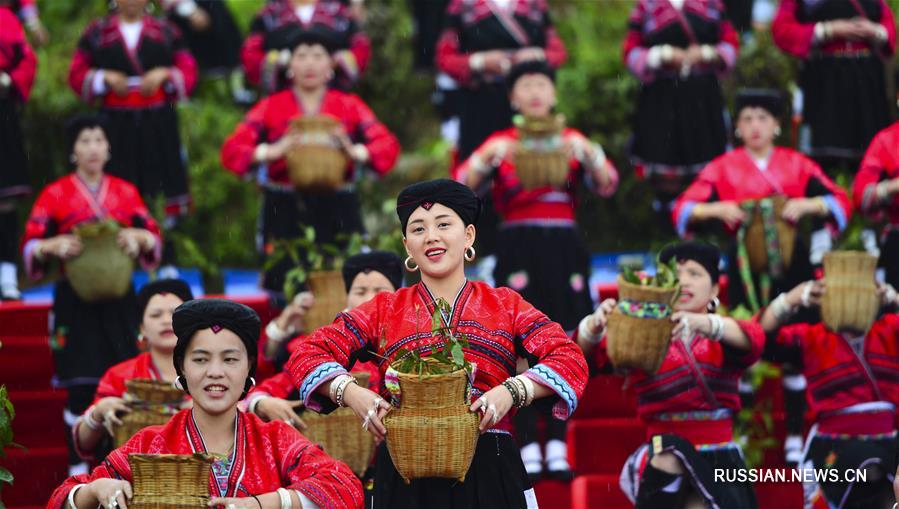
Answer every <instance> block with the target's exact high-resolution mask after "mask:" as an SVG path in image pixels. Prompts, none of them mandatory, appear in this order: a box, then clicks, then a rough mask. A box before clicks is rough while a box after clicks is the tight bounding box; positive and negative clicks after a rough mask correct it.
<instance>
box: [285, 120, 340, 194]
mask: <svg viewBox="0 0 899 509" xmlns="http://www.w3.org/2000/svg"><path fill="white" fill-rule="evenodd" d="M339 127H340V122H339V121H338V120H337V119H336V118H334V117H332V116H329V115H312V116H304V117H298V118H295V119H293V120H291V122H290V127H289V128H288V132H289V133H298V134H300V135H301V136H302V138H303V143H302V144H301V145H299V146H296V147H294V148H292V149H290V150H289V151H288V152H287V156H286V159H287V173H288V177H289V178H290V182H291V183H292V184H293V185H294V187H295V188H296V189H297V190H298V191H305V192H313V193H331V192H334V191H336V190H337V188H339V187H340V186H341V185H342V184H343V183H344V179H345V176H346V168H347V157H346V155H345V154H344V153H343V150H342V149H341V147H340V145H339V144H338V143H337V142H336V141H335V139H334V131H335V130H336V129H338V128H339Z"/></svg>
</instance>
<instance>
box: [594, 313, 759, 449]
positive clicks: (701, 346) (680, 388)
mask: <svg viewBox="0 0 899 509" xmlns="http://www.w3.org/2000/svg"><path fill="white" fill-rule="evenodd" d="M737 323H738V324H739V326H740V329H741V330H742V331H743V333H744V334H746V336H747V337H748V338H749V342H750V343H751V347H750V349H749V350H748V351H742V350H738V349H736V348H732V347H730V346H728V345H726V344H724V343H721V342H718V341H712V340H711V339H708V338H705V337H702V336H697V337H695V338H694V339H693V341H692V342H691V343H690V346H689V349H690V350H689V351H690V352H692V356H693V358H694V359H695V361H696V364H695V366H694V365H693V364H691V362H690V361H689V357H688V355H687V350H686V349H687V348H688V347H687V346H686V344H685V343H684V342H683V341H682V340H680V339H678V338H672V339H671V345H670V346H669V348H668V353H667V354H666V355H665V359H664V360H663V361H662V365H661V367H659V371H658V372H657V373H656V374H654V375H647V374H646V373H644V372H642V371H639V370H635V371H633V372H632V373H631V375H630V379H631V382H632V383H633V387H634V390H635V391H636V393H637V415H638V416H639V417H640V418H641V419H642V420H644V421H646V423H647V425H648V428H647V438H648V437H651V436H652V435H658V434H662V433H675V434H679V435H682V436H683V437H684V438H686V439H688V440H690V441H691V442H693V443H694V444H708V443H719V442H729V441H731V439H732V437H733V430H732V422H733V421H732V419H731V418H724V419H719V420H713V421H693V420H689V419H687V420H677V421H674V420H664V419H662V418H661V417H662V416H664V415H665V414H671V413H684V412H697V411H700V412H710V411H716V410H721V409H726V410H729V411H730V414H734V413H736V412H738V411H739V410H740V394H739V392H738V390H737V388H738V385H739V381H740V376H742V374H743V371H745V370H746V368H748V367H749V366H752V365H753V364H755V362H756V361H758V360H759V358H760V357H761V355H762V349H763V348H764V346H765V333H764V331H763V330H762V328H761V326H760V325H759V324H758V323H756V322H752V321H739V320H738V321H737ZM594 356H595V357H594V358H595V361H596V364H597V366H599V367H603V366H605V365H606V364H608V363H610V360H609V356H608V353H607V351H606V338H605V337H604V338H602V340H601V341H600V343H599V345H597V348H596V351H595V354H594ZM697 370H699V371H701V372H702V375H703V376H704V377H705V380H706V382H707V384H708V387H709V389H710V391H711V393H712V394H713V395H714V397H715V399H716V400H717V405H714V404H713V403H712V401H711V398H709V397H708V396H707V395H706V393H705V392H704V390H703V388H702V384H701V383H700V382H699V377H698V375H697Z"/></svg>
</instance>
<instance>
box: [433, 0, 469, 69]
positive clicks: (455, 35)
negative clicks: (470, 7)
mask: <svg viewBox="0 0 899 509" xmlns="http://www.w3.org/2000/svg"><path fill="white" fill-rule="evenodd" d="M462 2H463V0H452V1H451V2H450V4H449V5H448V6H447V8H446V15H445V17H444V24H443V33H442V34H441V35H440V39H438V40H437V47H436V50H435V56H434V62H435V63H436V64H437V68H439V69H440V70H441V71H443V72H445V73H447V74H449V75H450V76H451V77H452V78H453V79H454V80H456V81H457V82H459V84H460V85H464V84H467V83H468V81H469V80H470V79H471V67H469V64H468V57H469V55H468V54H467V53H462V51H461V50H460V49H459V46H460V43H459V32H460V31H461V29H462Z"/></svg>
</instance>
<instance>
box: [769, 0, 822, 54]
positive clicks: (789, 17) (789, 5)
mask: <svg viewBox="0 0 899 509" xmlns="http://www.w3.org/2000/svg"><path fill="white" fill-rule="evenodd" d="M798 9H799V2H798V0H781V2H780V6H779V7H778V8H777V15H776V16H775V17H774V23H773V24H772V25H771V33H772V35H773V36H774V43H775V44H777V46H778V47H779V48H780V49H782V50H784V51H785V52H787V53H789V54H791V55H794V56H797V57H799V58H806V57H807V56H808V54H809V52H810V51H811V47H812V40H813V39H814V37H815V24H814V23H800V22H799V20H798V19H797V18H796V12H797V10H798Z"/></svg>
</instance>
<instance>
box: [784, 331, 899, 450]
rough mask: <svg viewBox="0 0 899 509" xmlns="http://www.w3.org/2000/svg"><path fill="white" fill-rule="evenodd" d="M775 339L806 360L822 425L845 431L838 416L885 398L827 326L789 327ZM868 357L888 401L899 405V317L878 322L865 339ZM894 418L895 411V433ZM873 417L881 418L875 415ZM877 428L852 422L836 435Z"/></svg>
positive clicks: (811, 398) (804, 368)
mask: <svg viewBox="0 0 899 509" xmlns="http://www.w3.org/2000/svg"><path fill="white" fill-rule="evenodd" d="M775 338H776V339H775V341H776V345H777V347H779V348H786V349H789V350H793V351H794V352H797V353H798V354H799V355H800V356H801V357H800V359H801V364H802V374H803V375H805V378H806V380H808V401H809V406H810V407H811V410H812V411H813V412H814V413H815V415H816V420H817V421H818V423H819V424H821V425H822V426H824V425H827V426H834V425H837V426H839V427H841V428H842V425H843V423H835V422H834V420H833V419H831V417H833V416H834V414H835V413H838V411H840V410H843V409H845V408H847V407H851V406H853V405H857V404H860V403H871V402H876V401H879V400H881V398H880V397H878V395H877V393H876V391H875V389H874V384H872V383H871V381H870V379H869V378H868V376H867V374H866V370H865V366H864V365H863V364H862V362H861V361H860V359H859V357H858V355H857V354H856V353H855V351H854V350H853V349H852V346H850V343H849V342H848V341H847V340H846V339H844V338H843V337H842V336H841V335H840V334H838V333H836V332H833V331H831V330H828V329H827V327H826V326H825V325H824V323H821V322H819V323H816V324H807V323H800V324H794V325H787V326H785V327H782V328H781V329H780V331H778V333H777V334H776V336H775ZM862 355H863V358H864V360H865V363H866V364H867V366H868V368H870V372H871V374H872V375H873V378H874V380H875V381H876V384H877V386H878V390H879V392H880V395H881V396H882V398H883V400H884V401H887V402H889V403H892V404H893V405H897V404H899V315H897V314H894V313H888V314H884V315H883V316H882V317H881V318H880V319H878V320H877V321H876V322H875V323H874V325H873V326H872V327H871V330H869V331H868V334H867V335H866V336H865V338H864V347H863V350H862ZM893 414H894V412H893V411H889V412H888V413H887V416H886V417H887V418H888V426H887V427H888V428H890V430H892V428H893ZM868 418H869V419H872V420H873V419H875V418H876V417H875V416H870V415H869V416H868ZM822 421H825V422H823V423H822ZM828 421H829V422H828ZM876 424H877V422H868V423H852V427H850V429H838V430H835V431H834V432H842V433H852V432H861V431H864V430H865V429H866V427H867V426H869V425H876ZM824 431H827V430H826V429H825V430H824Z"/></svg>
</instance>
